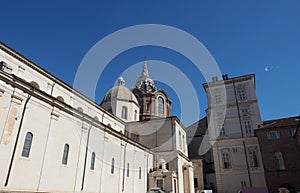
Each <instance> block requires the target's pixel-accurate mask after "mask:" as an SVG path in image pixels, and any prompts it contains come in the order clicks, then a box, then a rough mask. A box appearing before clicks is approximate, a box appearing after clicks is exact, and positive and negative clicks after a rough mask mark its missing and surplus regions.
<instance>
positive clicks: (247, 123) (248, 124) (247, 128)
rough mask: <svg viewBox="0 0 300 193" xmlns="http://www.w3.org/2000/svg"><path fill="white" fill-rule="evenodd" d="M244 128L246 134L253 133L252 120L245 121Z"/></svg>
mask: <svg viewBox="0 0 300 193" xmlns="http://www.w3.org/2000/svg"><path fill="white" fill-rule="evenodd" d="M244 128H245V131H246V133H251V132H252V124H251V121H250V120H244Z"/></svg>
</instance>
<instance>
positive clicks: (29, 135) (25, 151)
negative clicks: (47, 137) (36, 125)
mask: <svg viewBox="0 0 300 193" xmlns="http://www.w3.org/2000/svg"><path fill="white" fill-rule="evenodd" d="M32 138H33V135H32V133H31V132H28V133H26V137H25V141H24V145H23V151H22V156H23V157H29V153H30V148H31V144H32Z"/></svg>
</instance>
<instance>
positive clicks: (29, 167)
mask: <svg viewBox="0 0 300 193" xmlns="http://www.w3.org/2000/svg"><path fill="white" fill-rule="evenodd" d="M0 47H1V50H0V61H1V62H2V63H1V65H2V66H1V67H2V68H1V70H0V91H1V95H0V137H1V138H0V155H1V156H0V191H1V192H103V193H116V192H127V193H133V192H136V193H140V192H146V191H147V181H148V180H147V173H148V171H149V169H150V168H153V153H152V152H151V151H150V150H149V149H148V148H146V147H144V146H142V145H140V144H139V143H136V142H134V141H132V140H130V139H128V138H127V137H125V135H124V132H125V131H124V130H125V122H124V121H122V120H121V119H119V118H118V117H116V116H114V115H112V114H110V113H107V112H106V111H104V110H103V109H102V108H101V107H99V106H98V105H97V104H95V103H94V102H93V101H91V100H89V99H87V98H86V97H84V96H83V95H82V94H80V93H79V92H77V91H75V90H73V89H72V88H71V87H69V86H68V85H66V84H65V83H63V82H62V81H60V80H58V79H57V78H55V77H54V76H52V75H50V74H49V73H47V72H46V71H45V70H43V69H41V68H40V67H38V66H37V65H35V64H33V63H31V62H30V61H28V60H27V59H26V58H24V57H22V56H20V55H19V54H17V53H16V52H14V51H13V50H11V49H10V48H8V47H7V46H5V45H3V44H0ZM3 66H6V67H8V68H9V69H8V68H6V67H3ZM108 124H109V126H107V125H108ZM30 135H31V139H29V138H27V136H30ZM66 146H67V147H68V148H66ZM26 151H27V152H29V153H28V155H26V153H25V156H24V152H26ZM113 159H114V163H113V164H112V160H113ZM64 161H66V162H64ZM92 165H93V166H92ZM112 165H113V166H112ZM128 166H129V167H128ZM112 168H113V169H112ZM124 168H125V169H124ZM112 170H113V171H112Z"/></svg>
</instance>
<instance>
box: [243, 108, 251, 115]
mask: <svg viewBox="0 0 300 193" xmlns="http://www.w3.org/2000/svg"><path fill="white" fill-rule="evenodd" d="M241 112H242V114H247V113H249V108H241Z"/></svg>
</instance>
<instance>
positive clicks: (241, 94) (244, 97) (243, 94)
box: [238, 89, 246, 100]
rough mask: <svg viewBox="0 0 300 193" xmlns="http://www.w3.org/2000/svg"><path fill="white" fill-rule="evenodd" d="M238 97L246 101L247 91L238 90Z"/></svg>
mask: <svg viewBox="0 0 300 193" xmlns="http://www.w3.org/2000/svg"><path fill="white" fill-rule="evenodd" d="M238 95H239V99H240V100H245V99H246V91H245V90H244V89H240V90H238Z"/></svg>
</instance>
